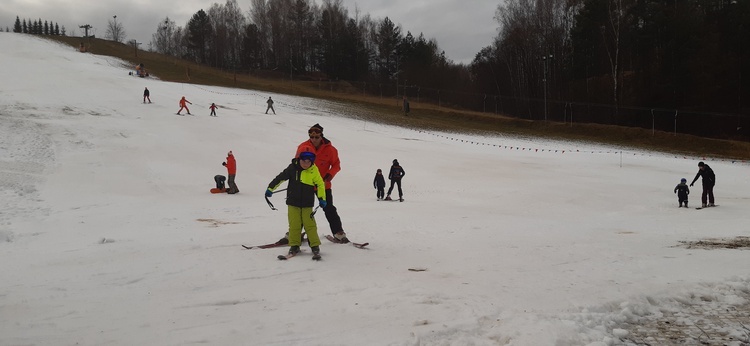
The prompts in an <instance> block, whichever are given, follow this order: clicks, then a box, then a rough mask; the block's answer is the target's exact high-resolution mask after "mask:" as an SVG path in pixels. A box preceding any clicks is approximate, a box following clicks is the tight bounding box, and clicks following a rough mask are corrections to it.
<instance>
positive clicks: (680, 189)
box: [674, 178, 690, 208]
mask: <svg viewBox="0 0 750 346" xmlns="http://www.w3.org/2000/svg"><path fill="white" fill-rule="evenodd" d="M674 193H676V194H677V202H679V203H680V208H682V203H685V208H687V207H688V195H689V194H690V189H689V188H688V186H687V179H685V178H682V179H680V183H679V184H677V186H675V188H674Z"/></svg>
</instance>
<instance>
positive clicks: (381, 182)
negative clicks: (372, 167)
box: [372, 174, 385, 189]
mask: <svg viewBox="0 0 750 346" xmlns="http://www.w3.org/2000/svg"><path fill="white" fill-rule="evenodd" d="M372 186H373V187H375V188H376V189H377V188H379V187H385V178H384V177H383V174H375V179H374V180H373V181H372Z"/></svg>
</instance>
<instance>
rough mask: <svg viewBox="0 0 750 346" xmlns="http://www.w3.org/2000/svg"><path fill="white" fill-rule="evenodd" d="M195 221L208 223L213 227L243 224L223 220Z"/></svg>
mask: <svg viewBox="0 0 750 346" xmlns="http://www.w3.org/2000/svg"><path fill="white" fill-rule="evenodd" d="M195 221H198V222H207V223H209V224H210V225H211V227H219V226H223V225H237V224H240V223H241V222H234V221H222V220H216V219H195Z"/></svg>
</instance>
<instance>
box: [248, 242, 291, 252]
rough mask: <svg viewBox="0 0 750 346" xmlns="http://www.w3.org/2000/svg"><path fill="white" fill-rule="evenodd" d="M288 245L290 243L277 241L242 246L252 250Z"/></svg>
mask: <svg viewBox="0 0 750 346" xmlns="http://www.w3.org/2000/svg"><path fill="white" fill-rule="evenodd" d="M287 245H289V244H286V243H279V242H275V243H270V244H263V245H242V247H243V248H245V249H246V250H250V249H270V248H274V247H282V246H287Z"/></svg>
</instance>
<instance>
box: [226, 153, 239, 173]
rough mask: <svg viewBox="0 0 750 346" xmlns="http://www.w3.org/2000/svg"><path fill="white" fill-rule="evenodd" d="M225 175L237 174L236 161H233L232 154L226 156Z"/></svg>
mask: <svg viewBox="0 0 750 346" xmlns="http://www.w3.org/2000/svg"><path fill="white" fill-rule="evenodd" d="M227 173H228V174H229V175H234V174H237V161H235V160H234V155H232V154H227Z"/></svg>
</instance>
